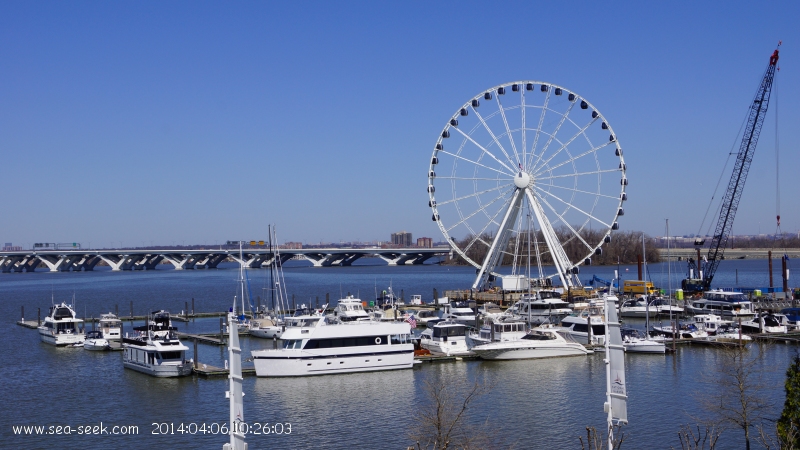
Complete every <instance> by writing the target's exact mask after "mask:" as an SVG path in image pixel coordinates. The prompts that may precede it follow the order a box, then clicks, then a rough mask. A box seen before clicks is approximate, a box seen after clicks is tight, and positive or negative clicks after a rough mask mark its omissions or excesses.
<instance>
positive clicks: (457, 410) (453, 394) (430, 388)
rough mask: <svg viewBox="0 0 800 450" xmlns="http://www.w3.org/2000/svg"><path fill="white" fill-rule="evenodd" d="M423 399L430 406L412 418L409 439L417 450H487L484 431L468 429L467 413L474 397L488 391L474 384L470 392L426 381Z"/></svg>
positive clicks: (446, 384)
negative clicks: (413, 421) (412, 424)
mask: <svg viewBox="0 0 800 450" xmlns="http://www.w3.org/2000/svg"><path fill="white" fill-rule="evenodd" d="M423 390H424V391H425V394H426V395H425V396H424V397H426V398H428V399H430V403H429V404H427V405H425V406H423V407H422V409H421V410H420V412H419V414H418V415H417V416H416V423H415V427H414V429H413V430H411V431H410V432H409V438H411V440H413V441H414V443H415V444H414V446H412V447H409V448H414V449H417V450H422V449H426V450H428V449H429V450H446V449H450V448H454V449H464V450H469V449H478V448H481V449H482V448H489V447H490V445H489V444H490V440H489V436H488V433H486V432H485V431H486V424H484V427H483V428H481V427H474V426H468V425H467V423H466V416H467V410H468V409H469V406H470V404H471V403H472V402H473V401H475V399H477V398H478V397H480V396H482V395H484V394H486V393H488V392H489V391H490V390H491V388H490V386H487V385H486V384H482V383H480V382H475V384H473V385H472V387H470V388H466V389H464V388H459V387H458V386H456V385H454V384H452V383H444V382H439V381H431V380H426V381H425V383H424V384H423Z"/></svg>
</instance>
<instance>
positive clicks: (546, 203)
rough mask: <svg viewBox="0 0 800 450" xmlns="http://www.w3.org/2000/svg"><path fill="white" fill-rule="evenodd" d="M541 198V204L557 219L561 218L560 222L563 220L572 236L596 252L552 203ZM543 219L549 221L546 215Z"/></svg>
mask: <svg viewBox="0 0 800 450" xmlns="http://www.w3.org/2000/svg"><path fill="white" fill-rule="evenodd" d="M539 198H541V202H540V203H542V204H544V205H545V206H547V209H549V210H550V211H551V212H552V213H553V214H555V215H556V217H558V218H559V220H561V223H563V224H564V226H565V227H567V229H569V230H570V231H571V232H572V234H573V235H574V236H575V237H576V238H577V239H578V240H579V241H581V242H582V243H583V245H585V246H586V248H587V249H589V250H594V247H592V246H591V245H589V243H587V242H586V240H585V239H583V236H581V235H580V233H578V232H577V231H575V229H574V228H573V227H572V225H570V224H569V222H567V221H566V219H564V217H563V216H562V215H561V214H559V213H558V212H557V211H556V210H555V208H553V206H552V205H551V204H550V202H548V201H547V199H545V198H544V197H541V196H540V197H539ZM543 219H544V220H548V219H547V216H546V215H545V216H544V217H543ZM550 226H551V227H552V224H551V225H550Z"/></svg>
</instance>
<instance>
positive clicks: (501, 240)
mask: <svg viewBox="0 0 800 450" xmlns="http://www.w3.org/2000/svg"><path fill="white" fill-rule="evenodd" d="M522 199H523V194H522V190H521V189H517V190H516V191H514V198H512V199H511V202H510V203H509V204H508V210H506V213H505V215H504V216H503V221H502V222H501V223H500V228H499V229H498V232H497V236H496V237H495V240H494V241H493V242H492V246H491V247H490V248H489V253H487V254H486V258H484V260H483V265H482V266H481V268H480V270H479V271H478V276H477V277H475V282H474V283H473V284H472V289H478V288H479V287H481V286H483V285H484V284H486V281H487V280H488V279H489V275H491V273H492V271H493V270H494V268H495V266H497V263H498V261H500V257H501V256H502V254H503V250H505V248H506V247H507V246H508V241H509V239H511V227H513V226H514V223H515V222H516V221H517V216H518V215H519V209H520V205H521V203H522Z"/></svg>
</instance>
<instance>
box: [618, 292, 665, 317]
mask: <svg viewBox="0 0 800 450" xmlns="http://www.w3.org/2000/svg"><path fill="white" fill-rule="evenodd" d="M656 314H658V308H656V307H655V305H653V304H652V300H650V299H648V298H647V297H646V296H644V295H640V296H639V297H636V298H632V299H628V300H625V301H624V302H622V305H620V307H619V316H620V317H639V318H644V317H651V318H652V317H655V316H656Z"/></svg>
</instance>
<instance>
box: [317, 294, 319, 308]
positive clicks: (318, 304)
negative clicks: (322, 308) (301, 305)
mask: <svg viewBox="0 0 800 450" xmlns="http://www.w3.org/2000/svg"><path fill="white" fill-rule="evenodd" d="M317 309H319V295H318V296H317Z"/></svg>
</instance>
